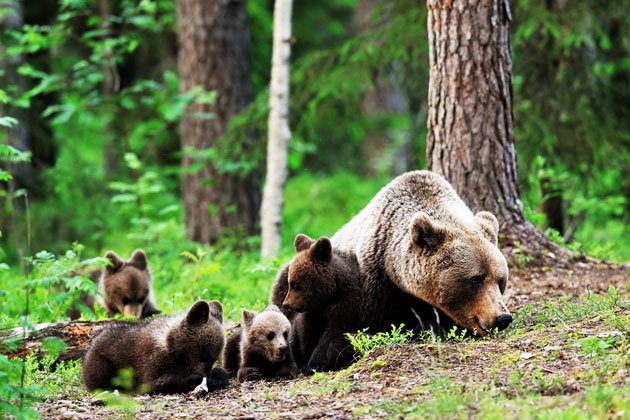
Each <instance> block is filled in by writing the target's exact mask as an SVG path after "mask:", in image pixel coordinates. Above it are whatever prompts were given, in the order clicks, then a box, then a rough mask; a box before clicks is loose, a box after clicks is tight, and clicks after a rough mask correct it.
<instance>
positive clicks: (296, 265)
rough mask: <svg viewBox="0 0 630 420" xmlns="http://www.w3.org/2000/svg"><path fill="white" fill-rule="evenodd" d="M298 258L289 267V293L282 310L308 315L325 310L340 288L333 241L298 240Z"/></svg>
mask: <svg viewBox="0 0 630 420" xmlns="http://www.w3.org/2000/svg"><path fill="white" fill-rule="evenodd" d="M295 251H296V252H297V255H296V256H295V257H294V258H293V260H292V261H291V265H289V276H288V281H289V290H288V292H287V295H286V297H285V298H284V302H283V303H282V306H284V307H286V308H288V309H290V310H292V311H296V312H306V311H308V310H309V309H311V308H317V307H320V306H322V305H323V304H324V303H325V302H326V301H327V300H328V299H329V298H330V297H331V296H332V295H333V294H334V293H335V290H336V288H337V284H336V281H335V274H334V267H333V266H332V264H334V262H333V258H332V257H333V255H332V253H333V251H332V245H331V243H330V240H329V239H328V238H326V237H321V238H319V239H318V240H316V241H314V240H313V239H311V238H309V237H308V236H306V235H303V234H299V235H297V236H296V237H295Z"/></svg>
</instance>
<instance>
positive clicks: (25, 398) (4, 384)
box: [0, 354, 44, 419]
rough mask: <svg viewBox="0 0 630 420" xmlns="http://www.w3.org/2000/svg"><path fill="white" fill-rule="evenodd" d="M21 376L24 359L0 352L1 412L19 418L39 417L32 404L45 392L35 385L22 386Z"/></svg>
mask: <svg viewBox="0 0 630 420" xmlns="http://www.w3.org/2000/svg"><path fill="white" fill-rule="evenodd" d="M21 378H22V360H20V359H8V358H7V357H6V356H5V355H3V354H0V413H3V415H10V416H13V417H15V418H17V419H29V418H36V417H39V415H38V413H37V412H36V411H35V410H34V409H33V408H32V405H33V403H34V402H36V401H39V400H40V398H41V397H42V395H43V394H44V392H43V390H42V389H41V388H39V387H38V386H35V385H30V386H21V385H20V381H21Z"/></svg>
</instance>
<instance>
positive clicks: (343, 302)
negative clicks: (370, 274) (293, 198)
mask: <svg viewBox="0 0 630 420" xmlns="http://www.w3.org/2000/svg"><path fill="white" fill-rule="evenodd" d="M295 250H296V252H297V255H296V256H295V257H294V258H293V260H292V261H291V263H290V264H289V267H288V273H287V278H286V280H284V279H282V278H279V279H278V280H277V283H276V285H275V286H274V293H273V294H272V300H273V302H272V303H277V304H281V305H282V308H283V310H286V311H290V312H297V315H294V316H293V320H292V332H291V348H292V350H293V353H294V355H295V358H296V361H297V363H298V365H299V366H300V367H301V368H302V369H303V370H304V371H305V372H307V373H311V372H312V371H313V370H317V371H326V370H333V369H339V368H342V367H345V366H347V365H349V364H350V363H351V362H352V361H353V360H354V351H353V349H352V346H351V345H350V343H349V342H348V339H347V338H346V336H345V334H346V333H354V332H356V331H357V330H358V329H360V328H361V326H362V314H361V305H362V301H361V299H362V298H361V296H362V289H361V279H360V272H359V265H358V262H357V259H356V257H355V256H354V254H352V253H346V252H341V251H339V250H336V249H335V250H333V247H332V245H331V242H330V240H329V239H328V238H326V237H321V238H319V239H317V240H313V239H311V238H309V237H308V236H306V235H303V234H299V235H297V236H296V238H295ZM283 280H284V284H278V283H282V282H283ZM281 289H285V290H286V293H285V295H284V297H283V298H282V300H280V298H281V295H282V293H281V292H280V290H281Z"/></svg>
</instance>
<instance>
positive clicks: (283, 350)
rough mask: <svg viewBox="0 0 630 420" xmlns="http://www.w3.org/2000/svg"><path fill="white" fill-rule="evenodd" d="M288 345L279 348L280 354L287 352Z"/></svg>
mask: <svg viewBox="0 0 630 420" xmlns="http://www.w3.org/2000/svg"><path fill="white" fill-rule="evenodd" d="M287 348H288V347H287V346H280V348H279V349H278V350H280V354H285V353H286V352H287Z"/></svg>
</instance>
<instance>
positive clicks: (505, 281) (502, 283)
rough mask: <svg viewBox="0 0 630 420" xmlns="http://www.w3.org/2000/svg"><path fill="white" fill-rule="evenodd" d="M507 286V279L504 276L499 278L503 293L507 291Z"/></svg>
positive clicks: (500, 288)
mask: <svg viewBox="0 0 630 420" xmlns="http://www.w3.org/2000/svg"><path fill="white" fill-rule="evenodd" d="M505 286H507V279H506V278H505V277H504V278H502V279H501V280H499V290H500V291H501V294H503V293H505Z"/></svg>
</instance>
